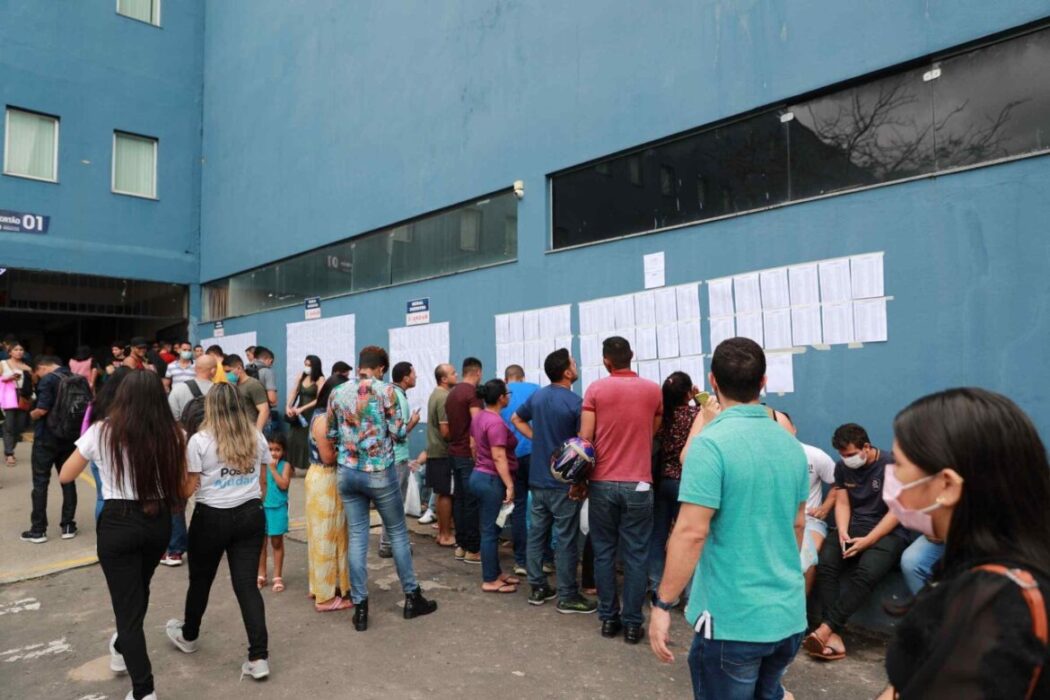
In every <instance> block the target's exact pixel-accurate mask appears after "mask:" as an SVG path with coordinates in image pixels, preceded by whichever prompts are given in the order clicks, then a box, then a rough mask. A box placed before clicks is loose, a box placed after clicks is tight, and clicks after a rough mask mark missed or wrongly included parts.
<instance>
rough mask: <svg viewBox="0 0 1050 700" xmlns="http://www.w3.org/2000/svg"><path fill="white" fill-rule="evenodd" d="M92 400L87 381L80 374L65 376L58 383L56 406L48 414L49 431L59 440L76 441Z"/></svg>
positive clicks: (47, 424)
mask: <svg viewBox="0 0 1050 700" xmlns="http://www.w3.org/2000/svg"><path fill="white" fill-rule="evenodd" d="M92 398H93V397H92V395H91V385H90V384H88V380H87V379H85V378H84V377H82V376H80V375H79V374H68V375H65V376H63V377H62V378H61V379H60V380H59V382H58V389H57V390H56V393H55V405H54V406H52V407H51V409H50V410H49V411H48V412H47V419H46V423H45V425H46V426H47V431H48V432H49V433H51V435H53V436H54V437H55V438H57V439H59V440H63V441H70V440H76V439H77V438H78V437H80V428H81V426H82V425H83V424H84V414H85V413H87V409H88V406H89V405H90V404H91V400H92Z"/></svg>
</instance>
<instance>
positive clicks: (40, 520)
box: [29, 438, 77, 532]
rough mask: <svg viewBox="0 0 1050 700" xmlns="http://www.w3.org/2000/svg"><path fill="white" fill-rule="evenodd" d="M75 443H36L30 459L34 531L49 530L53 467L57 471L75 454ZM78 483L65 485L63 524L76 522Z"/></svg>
mask: <svg viewBox="0 0 1050 700" xmlns="http://www.w3.org/2000/svg"><path fill="white" fill-rule="evenodd" d="M74 447H75V445H74V444H73V443H72V442H55V441H54V440H53V439H51V438H41V439H39V440H36V441H34V442H33V452H32V454H31V456H30V460H29V461H30V462H31V463H32V468H33V493H32V497H31V498H32V502H33V514H32V515H31V516H30V523H31V524H32V530H33V532H47V487H48V486H49V485H50V484H51V470H52V469H54V470H55V472H56V473H57V472H58V471H60V470H61V469H62V465H63V464H65V461H66V460H67V459H68V458H69V455H71V454H72V453H73V448H74ZM76 516H77V485H76V483H75V482H72V483H68V484H63V485H62V520H61V522H60V525H62V526H65V525H76V521H75V518H76Z"/></svg>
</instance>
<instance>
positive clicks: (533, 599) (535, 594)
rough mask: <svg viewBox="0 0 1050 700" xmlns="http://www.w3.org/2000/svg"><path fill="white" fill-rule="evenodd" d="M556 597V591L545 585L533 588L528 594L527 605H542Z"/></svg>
mask: <svg viewBox="0 0 1050 700" xmlns="http://www.w3.org/2000/svg"><path fill="white" fill-rule="evenodd" d="M557 597H558V591H556V590H554V589H553V588H551V587H550V586H548V585H546V584H544V585H542V586H533V587H532V593H530V594H529V605H543V604H544V603H546V602H547V601H548V600H552V599H553V598H557Z"/></svg>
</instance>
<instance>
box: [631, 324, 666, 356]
mask: <svg viewBox="0 0 1050 700" xmlns="http://www.w3.org/2000/svg"><path fill="white" fill-rule="evenodd" d="M634 356H635V358H636V359H638V360H655V359H656V358H658V357H659V356H660V354H659V351H658V350H657V347H656V326H642V327H639V328H635V329H634Z"/></svg>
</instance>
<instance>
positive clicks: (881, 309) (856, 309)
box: [853, 298, 889, 343]
mask: <svg viewBox="0 0 1050 700" xmlns="http://www.w3.org/2000/svg"><path fill="white" fill-rule="evenodd" d="M853 325H854V334H853V336H854V340H856V341H859V342H861V343H881V342H884V341H886V340H889V331H888V330H887V328H886V299H885V298H883V299H858V300H857V301H854V302H853Z"/></svg>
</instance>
